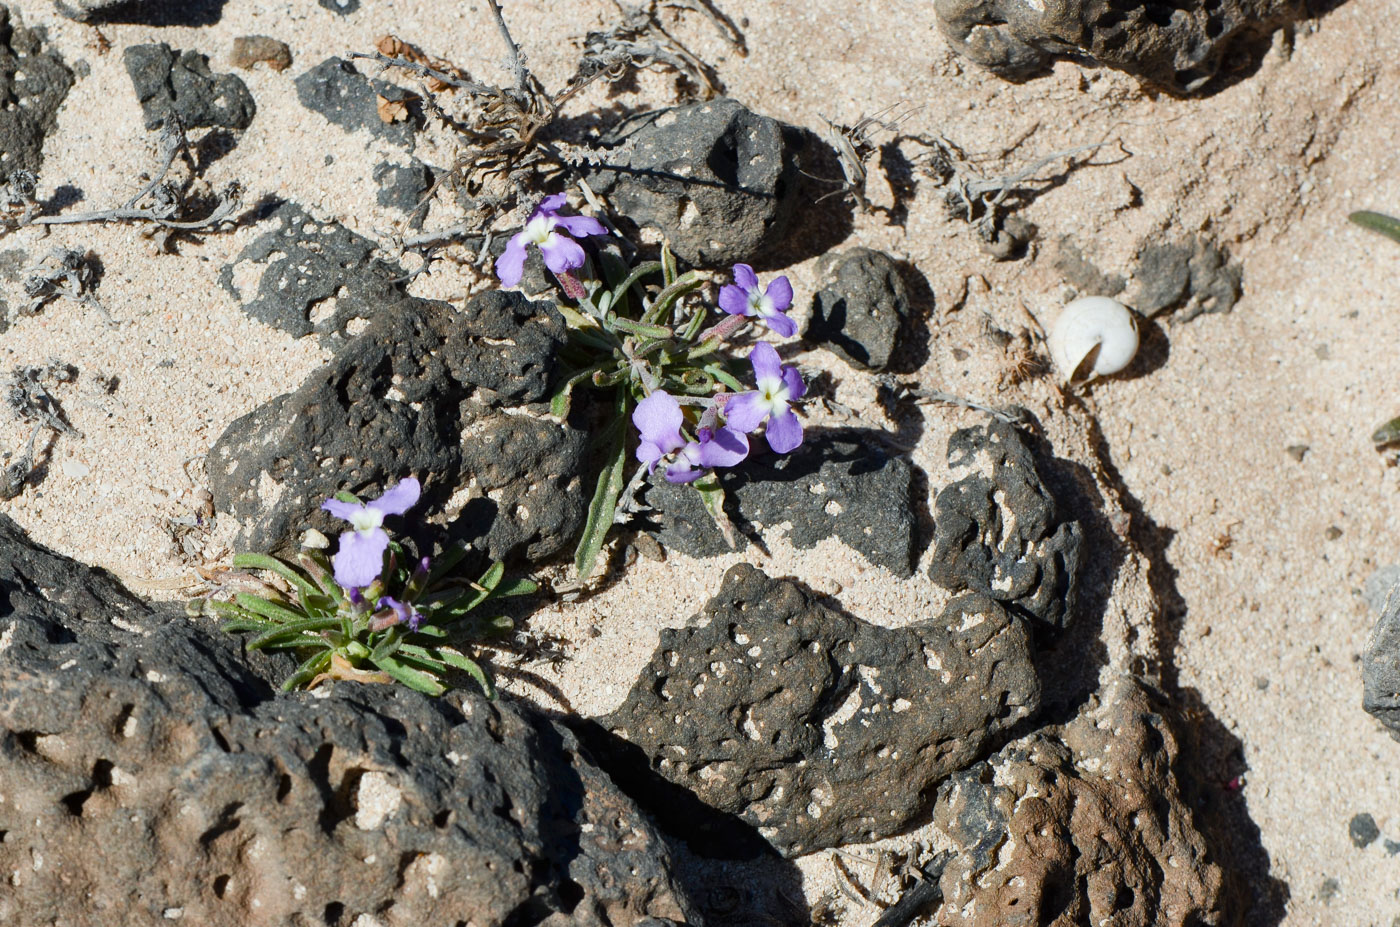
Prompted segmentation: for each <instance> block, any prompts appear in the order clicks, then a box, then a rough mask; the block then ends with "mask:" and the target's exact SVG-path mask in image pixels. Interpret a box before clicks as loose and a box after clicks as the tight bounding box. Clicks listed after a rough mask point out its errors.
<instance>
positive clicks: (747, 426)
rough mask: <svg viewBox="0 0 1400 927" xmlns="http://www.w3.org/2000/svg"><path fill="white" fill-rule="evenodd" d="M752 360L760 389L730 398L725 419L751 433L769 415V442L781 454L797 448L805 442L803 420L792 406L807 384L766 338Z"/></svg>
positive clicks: (750, 359) (750, 360)
mask: <svg viewBox="0 0 1400 927" xmlns="http://www.w3.org/2000/svg"><path fill="white" fill-rule="evenodd" d="M749 363H751V364H753V374H754V379H755V380H757V381H758V389H757V390H754V391H752V392H748V393H740V394H739V395H737V396H735V397H734V398H733V399H731V400H729V402H728V403H726V404H725V406H724V417H725V420H726V421H727V422H728V423H729V424H730V425H732V426H733V427H735V428H737V429H738V430H739V431H742V432H745V433H752V432H753V431H755V430H757V429H758V426H759V425H761V424H763V420H764V419H767V420H768V430H767V432H766V436H767V438H768V446H769V447H771V448H772V449H773V450H775V451H777V452H778V453H779V454H786V453H787V452H788V451H793V450H796V449H797V448H798V447H799V446H801V444H802V423H801V422H799V421H798V420H797V413H796V412H793V411H792V409H791V408H789V406H790V404H791V403H794V402H796V401H797V400H799V399H801V398H802V395H803V394H804V393H806V392H807V384H805V383H803V382H802V377H801V376H800V375H799V374H798V372H797V371H796V370H794V369H793V368H791V367H784V366H783V365H782V364H781V363H780V362H779V361H778V352H777V351H776V350H774V349H773V346H772V345H771V344H769V343H768V342H766V341H760V342H759V343H758V344H756V345H754V349H753V350H752V351H750V352H749Z"/></svg>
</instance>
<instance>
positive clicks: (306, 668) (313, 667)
mask: <svg viewBox="0 0 1400 927" xmlns="http://www.w3.org/2000/svg"><path fill="white" fill-rule="evenodd" d="M330 665H331V650H330V648H326V649H325V650H323V651H321V652H320V653H317V654H313V655H311V656H310V657H307V659H306V660H305V662H303V663H302V664H301V666H298V667H297V670H296V672H295V673H292V675H290V676H288V677H287V678H286V679H284V680H282V691H283V692H290V691H292V690H293V689H299V688H301V687H302V686H304V685H306V684H307V683H308V682H310V681H311V680H313V679H315V678H316V677H317V676H319V675H321V674H322V673H324V672H325V671H326V667H328V666H330Z"/></svg>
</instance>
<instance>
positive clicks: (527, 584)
mask: <svg viewBox="0 0 1400 927" xmlns="http://www.w3.org/2000/svg"><path fill="white" fill-rule="evenodd" d="M539 591H540V584H539V583H537V582H535V581H534V580H529V579H525V578H524V577H521V578H520V579H513V580H511V581H510V582H509V583H507V584H506V585H504V586H501V587H499V588H497V589H496V598H498V599H506V598H509V597H511V596H514V595H534V594H535V593H536V592H539Z"/></svg>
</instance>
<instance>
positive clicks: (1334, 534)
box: [1323, 525, 1342, 541]
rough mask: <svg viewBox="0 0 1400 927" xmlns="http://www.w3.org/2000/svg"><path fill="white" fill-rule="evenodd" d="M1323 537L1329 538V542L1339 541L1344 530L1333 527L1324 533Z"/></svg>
mask: <svg viewBox="0 0 1400 927" xmlns="http://www.w3.org/2000/svg"><path fill="white" fill-rule="evenodd" d="M1323 535H1324V536H1325V537H1326V538H1327V540H1329V541H1335V540H1337V538H1339V537H1341V536H1342V529H1341V528H1338V527H1337V526H1336V525H1331V526H1329V527H1328V529H1327V530H1326V531H1324V532H1323Z"/></svg>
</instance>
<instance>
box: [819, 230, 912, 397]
mask: <svg viewBox="0 0 1400 927" xmlns="http://www.w3.org/2000/svg"><path fill="white" fill-rule="evenodd" d="M822 279H823V280H825V281H826V283H825V285H824V286H823V287H822V288H821V289H820V290H818V291H817V294H816V296H814V297H813V298H812V319H811V321H810V322H809V323H808V324H807V337H808V338H809V339H811V340H813V341H816V342H818V343H821V344H825V345H827V346H828V347H830V348H831V350H833V351H835V352H836V353H837V354H838V355H840V356H841V357H843V358H845V359H846V360H848V361H850V362H851V363H852V364H854V365H855V366H857V367H859V368H861V369H862V370H884V369H886V368H887V367H889V365H890V360H891V359H892V358H893V356H894V351H895V347H896V346H897V345H898V343H899V336H900V333H901V332H903V331H904V330H905V328H906V326H907V325H908V324H909V315H910V306H909V292H908V289H907V288H906V287H905V286H904V281H903V280H902V279H901V278H900V276H899V265H898V264H897V263H895V260H894V258H892V257H890V256H889V255H888V254H885V253H884V252H882V251H875V250H872V249H870V248H852V249H851V250H850V251H847V252H845V253H843V254H840V255H835V256H833V257H832V258H830V259H829V260H828V262H827V265H826V268H825V273H823V275H822Z"/></svg>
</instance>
